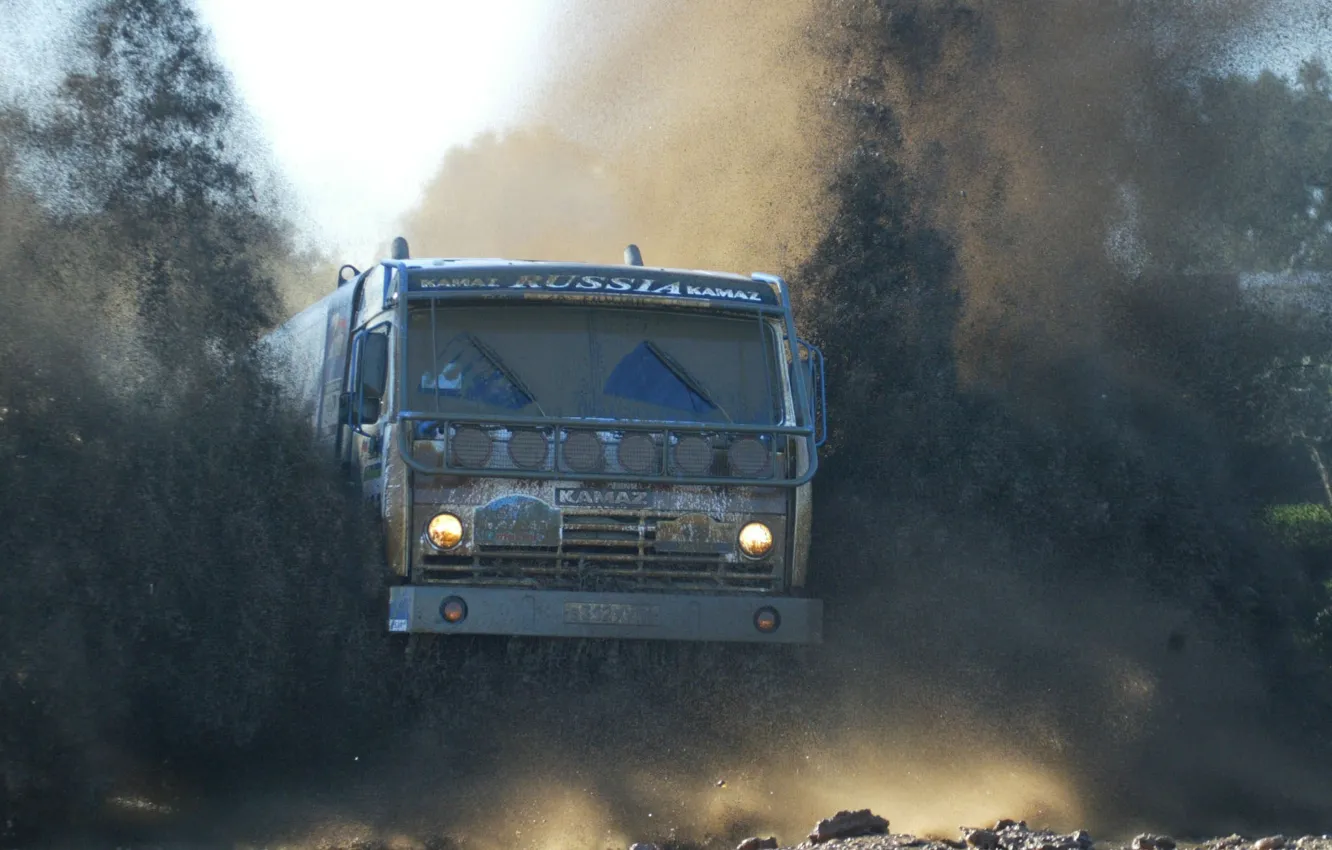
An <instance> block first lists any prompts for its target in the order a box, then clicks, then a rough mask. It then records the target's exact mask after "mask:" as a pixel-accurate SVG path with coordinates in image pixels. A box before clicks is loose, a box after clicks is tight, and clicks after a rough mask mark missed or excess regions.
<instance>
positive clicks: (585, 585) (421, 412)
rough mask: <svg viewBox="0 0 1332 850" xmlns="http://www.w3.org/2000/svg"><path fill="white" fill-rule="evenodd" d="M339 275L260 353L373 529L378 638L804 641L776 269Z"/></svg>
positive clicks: (795, 432) (796, 431)
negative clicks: (439, 535) (765, 544)
mask: <svg viewBox="0 0 1332 850" xmlns="http://www.w3.org/2000/svg"><path fill="white" fill-rule="evenodd" d="M344 283H345V284H346V285H341V284H340V287H339V289H338V290H337V291H336V292H335V293H333V294H331V295H330V296H329V297H328V298H326V299H323V300H322V301H321V302H319V303H318V304H316V305H313V306H312V307H311V308H309V309H308V310H307V311H305V312H304V313H302V314H301V315H300V316H298V317H295V318H294V319H293V320H292V321H291V322H289V323H288V324H287V325H285V326H284V328H283V329H281V331H280V332H279V333H277V334H275V337H274V341H273V343H272V344H271V345H270V346H269V347H270V349H271V351H272V352H273V355H274V356H273V363H274V367H275V371H276V372H278V373H280V374H281V375H283V376H284V378H285V385H287V386H289V387H290V388H291V392H292V395H293V399H294V400H295V401H296V402H297V403H299V404H300V405H302V408H301V409H302V412H303V413H305V415H306V417H307V418H308V420H309V421H310V422H311V425H312V426H313V427H314V429H315V431H316V433H317V435H318V437H317V440H318V442H319V443H320V444H321V445H322V446H324V447H326V448H327V449H331V453H332V455H333V456H334V457H335V458H336V460H337V462H339V463H341V464H342V465H343V466H344V467H345V468H346V470H347V472H348V473H349V475H350V476H351V477H352V478H353V479H354V480H355V481H356V482H357V483H358V485H359V487H360V489H361V491H362V492H363V494H364V496H365V498H366V499H367V501H369V502H371V503H372V504H373V505H374V506H375V508H376V513H377V514H378V516H379V517H380V518H381V521H382V523H383V529H384V539H385V552H384V557H385V559H386V566H387V568H388V572H389V573H390V574H392V575H393V576H395V577H396V580H397V581H398V582H399V584H398V586H396V587H394V588H393V589H392V603H391V610H390V616H389V618H388V626H389V629H390V631H398V632H402V631H406V632H428V633H439V634H448V633H471V634H511V635H539V636H550V637H561V636H563V637H614V638H648V639H681V640H753V641H766V642H796V643H810V642H817V641H818V640H819V639H820V637H821V633H822V607H821V604H820V603H818V601H817V600H809V599H804V598H802V597H801V588H802V587H803V585H804V583H805V578H806V573H807V571H808V567H807V552H808V547H809V531H810V486H809V482H810V480H811V479H812V477H813V475H814V472H815V470H816V468H817V454H816V451H815V449H816V437H815V428H814V422H815V415H814V414H815V411H814V409H813V402H812V401H811V398H812V396H811V392H810V387H811V386H812V383H811V379H810V378H809V377H808V376H806V375H805V372H804V371H802V367H801V366H800V364H801V363H802V362H803V361H802V360H801V355H800V354H799V352H798V346H803V345H804V343H800V342H799V341H798V340H797V339H796V336H795V327H794V324H793V321H792V317H791V307H790V299H789V296H788V293H787V291H786V288H785V284H784V283H783V282H782V281H781V280H780V279H778V278H774V277H769V276H765V275H754V276H752V277H749V278H743V277H739V276H736V275H726V274H716V273H708V272H695V271H681V270H669V269H652V268H643V267H641V266H587V265H578V264H567V263H566V264H549V263H525V262H516V261H504V260H468V261H447V260H441V261H434V260H408V261H396V260H395V261H384V262H383V263H380V264H378V265H376V266H375V267H372V268H371V269H370V270H368V271H366V272H364V273H362V274H359V275H358V276H357V277H355V278H354V279H352V280H349V281H344ZM480 305H490V306H487V307H485V308H482V307H481V306H480ZM547 305H549V306H547ZM510 309H513V310H520V311H523V312H522V313H521V318H522V323H520V322H519V315H520V314H518V313H512V314H511V313H509V312H508V311H509V310H510ZM575 309H577V310H581V311H582V312H577V313H575V312H571V311H573V310H575ZM423 310H424V311H428V312H424V313H423V312H422V311H423ZM497 310H498V312H497ZM602 310H618V311H620V313H618V314H616V317H615V318H614V319H606V320H604V321H603V320H602V318H601V317H602V316H603V314H602V313H601V312H598V311H602ZM536 311H539V312H536ZM625 311H639V312H637V313H636V314H635V315H630V314H629V313H628V312H625ZM605 315H607V316H608V315H609V314H605ZM423 316H428V320H423V319H422V318H421V317H423ZM413 317H416V318H415V319H413ZM557 317H563V318H557ZM571 317H576V318H577V319H578V321H580V322H581V321H583V318H581V317H586V325H587V326H586V329H585V330H586V339H587V340H588V344H589V345H590V346H591V351H590V353H589V352H588V351H583V350H582V349H581V348H579V347H578V345H577V339H582V338H583V336H582V334H583V333H584V331H583V330H580V329H579V328H574V327H573V324H574V323H575V322H574V318H571ZM728 317H729V318H728ZM524 323H525V324H524ZM736 323H744V324H743V325H741V324H736ZM732 327H734V328H741V327H743V328H747V329H752V333H750V331H745V334H749V336H746V335H745V334H741V333H737V332H733V331H731V330H728V328H732ZM571 339H573V340H574V344H573V347H570V343H569V340H571ZM559 340H563V341H564V342H562V343H560V342H559ZM423 342H424V343H425V346H424V347H422V343H423ZM557 343H558V344H557ZM561 345H563V346H564V347H563V348H561V347H560V346H561ZM708 346H710V348H706V347H708ZM705 348H706V351H707V352H708V353H707V354H704V353H703V352H704V351H705ZM550 364H558V369H555V368H552V366H551V365H550ZM560 370H564V371H560ZM575 375H577V376H578V380H580V381H582V383H580V384H574V383H571V382H572V381H573V380H574V376H575ZM566 388H576V389H570V390H569V391H568V392H566V391H565V390H566ZM542 401H544V403H545V406H544V408H543V405H542ZM672 406H674V408H675V409H671V408H672ZM681 407H684V408H689V409H686V410H683V411H682V410H680V408H681ZM651 414H656V415H651ZM440 513H450V514H452V515H454V517H456V519H457V521H458V523H459V524H460V527H461V529H462V531H461V539H460V540H458V542H457V543H456V545H449V546H448V548H447V549H441V548H438V547H437V546H436V545H435V544H434V543H432V541H431V539H430V538H429V535H428V534H427V526H428V524H429V522H430V520H431V519H432V518H433V517H435V516H436V515H437V514H440ZM446 519H449V521H450V522H452V521H453V519H451V518H446ZM751 524H756V525H759V526H760V527H761V529H763V530H762V531H761V532H760V533H759V535H758V537H759V539H761V540H762V539H764V538H765V536H766V538H767V539H770V541H771V545H770V548H768V549H766V550H764V551H763V552H762V553H761V554H757V555H756V554H754V553H753V551H752V546H753V537H752V536H751V537H750V538H746V539H748V540H749V541H750V542H749V543H746V544H745V546H746V547H748V548H750V549H751V551H750V552H749V554H746V553H745V552H744V551H742V547H741V544H740V540H741V538H742V529H745V528H746V526H747V525H750V529H751V530H752V528H753V527H754V525H751ZM450 539H452V538H450ZM459 600H466V604H465V605H462V606H461V607H459V604H458V602H459ZM446 603H448V604H449V605H452V606H453V607H452V608H450V609H449V612H447V613H448V615H449V616H446V611H445V607H444V606H445V604H446Z"/></svg>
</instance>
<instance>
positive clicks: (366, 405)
mask: <svg viewBox="0 0 1332 850" xmlns="http://www.w3.org/2000/svg"><path fill="white" fill-rule="evenodd" d="M353 351H354V352H355V359H356V360H355V365H356V373H355V374H356V379H355V387H356V388H355V390H354V391H353V392H352V393H349V396H351V398H349V399H348V405H347V406H348V410H347V413H348V414H349V415H348V417H347V419H348V424H350V425H351V427H352V430H354V431H356V432H357V433H359V434H366V431H365V426H366V425H369V424H373V423H375V422H377V421H379V416H380V414H381V413H382V412H383V402H384V393H385V390H386V389H387V386H388V352H389V335H388V326H387V325H381V326H380V327H377V328H375V329H374V330H370V331H362V332H361V333H360V334H359V335H358V337H357V339H356V342H355V345H354V347H353ZM367 436H369V435H367Z"/></svg>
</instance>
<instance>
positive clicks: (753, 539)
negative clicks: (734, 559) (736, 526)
mask: <svg viewBox="0 0 1332 850" xmlns="http://www.w3.org/2000/svg"><path fill="white" fill-rule="evenodd" d="M740 551H741V552H744V553H745V554H746V555H748V556H749V557H751V558H762V557H763V556H764V555H766V554H768V552H770V551H772V529H770V528H768V527H767V526H766V525H764V524H763V523H761V522H751V523H749V524H748V525H746V526H745V527H744V528H742V529H740Z"/></svg>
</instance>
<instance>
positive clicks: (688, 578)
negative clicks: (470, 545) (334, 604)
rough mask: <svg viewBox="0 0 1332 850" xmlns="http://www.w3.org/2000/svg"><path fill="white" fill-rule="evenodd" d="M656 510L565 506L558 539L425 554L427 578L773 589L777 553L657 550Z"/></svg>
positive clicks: (592, 586) (610, 587) (585, 586)
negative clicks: (748, 556)
mask: <svg viewBox="0 0 1332 850" xmlns="http://www.w3.org/2000/svg"><path fill="white" fill-rule="evenodd" d="M674 518H675V517H674V516H672V515H669V514H664V513H661V512H651V511H645V512H637V513H630V512H624V513H619V512H607V511H604V510H602V511H598V512H595V513H579V512H574V511H569V510H565V511H564V513H563V517H562V527H561V535H560V538H561V539H560V542H559V545H557V546H554V547H492V546H483V547H478V549H477V552H476V553H475V554H474V555H438V554H428V555H425V557H424V559H423V561H424V563H423V566H424V568H425V572H426V576H425V577H426V578H427V580H430V581H448V582H458V583H484V584H504V585H517V586H524V587H543V588H552V589H554V588H558V589H574V590H598V591H615V590H719V589H725V590H748V591H766V590H774V589H777V588H778V579H779V574H778V573H779V569H778V568H779V566H780V560H779V559H777V558H770V559H768V560H765V561H759V562H749V561H744V560H741V559H739V558H736V557H734V556H728V555H727V554H724V553H720V552H717V553H709V552H701V553H697V554H694V553H686V552H674V551H671V552H658V551H657V525H658V523H659V522H661V521H662V520H666V519H674Z"/></svg>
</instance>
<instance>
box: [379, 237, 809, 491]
mask: <svg viewBox="0 0 1332 850" xmlns="http://www.w3.org/2000/svg"><path fill="white" fill-rule="evenodd" d="M381 265H383V266H384V267H385V269H386V270H387V271H388V273H389V280H388V281H386V283H385V288H384V301H385V307H388V306H389V305H390V304H391V303H392V304H393V305H394V306H396V313H397V318H398V327H399V332H398V335H397V337H398V339H397V348H398V358H397V362H398V363H400V364H402V363H406V362H407V333H406V327H407V310H408V305H409V303H410V302H414V301H432V300H437V299H449V300H459V301H473V302H475V301H480V300H487V299H493V298H496V297H501V298H506V299H516V298H522V299H524V300H535V299H540V300H543V301H544V300H549V301H558V302H563V303H570V304H578V303H587V301H588V300H590V299H589V298H588V296H586V295H579V294H577V293H572V292H571V293H568V294H565V293H559V292H538V291H533V290H519V291H512V290H498V291H494V292H487V291H484V290H481V291H478V290H463V291H455V292H450V291H448V290H437V291H428V292H413V291H411V287H410V286H409V285H407V284H406V281H407V277H408V274H409V273H410V271H411V269H409V268H408V266H407V264H406V263H405V262H403V261H401V260H383V261H381ZM395 270H396V271H397V272H398V273H399V275H398V287H399V288H398V289H396V290H392V289H391V287H390V285H389V284H391V283H392V272H393V271H395ZM751 279H752V280H755V281H758V282H760V283H766V284H768V285H769V286H772V287H773V289H774V290H775V291H776V292H777V294H778V302H779V303H778V304H777V305H776V306H774V305H769V304H751V303H748V302H743V303H731V302H726V303H719V302H717V301H704V300H699V299H683V298H682V299H673V298H670V297H654V298H653V299H652V304H651V307H649V308H645V309H652V308H657V309H661V308H675V307H690V308H694V309H704V310H708V311H710V312H736V313H744V314H748V315H780V316H781V319H782V323H783V327H784V329H785V332H786V346H787V352H788V356H790V358H791V362H793V363H797V364H798V363H799V362H800V351H799V348H798V346H799V345H800V344H801V343H800V341H799V340H798V339H797V337H796V330H795V321H794V319H793V317H792V310H791V298H790V293H789V292H788V291H787V287H786V282H785V281H784V280H782V279H781V278H780V277H777V276H775V275H767V274H754V275H751ZM391 291H392V292H393V293H394V296H395V297H394V298H390V292H391ZM596 300H597V303H599V304H602V305H604V304H606V303H607V299H606V293H597V294H596ZM624 300H625V305H626V306H635V307H638V306H642V304H643V299H635V298H632V297H626V298H625V299H624ZM821 363H822V355H821V354H820V364H821ZM792 371H794V372H795V373H796V377H795V380H794V382H793V383H792V387H791V389H792V395H793V401H794V402H795V405H794V406H795V417H796V424H795V425H794V426H792V425H734V424H728V425H718V424H715V423H706V424H705V423H693V422H667V421H660V422H656V421H654V422H647V421H641V420H638V421H614V420H595V419H591V420H590V419H575V418H567V417H541V416H483V415H470V416H447V415H445V416H441V415H440V414H439V413H431V412H421V411H400V412H398V413H397V414H396V415H395V416H394V417H393V421H395V422H397V423H398V424H399V427H398V428H397V429H396V430H397V432H398V448H399V451H400V453H401V455H402V459H403V461H404V462H405V463H406V464H407V466H408V467H409V468H411V469H413V470H415V471H417V472H421V473H423V474H427V475H468V476H477V477H493V478H524V479H570V478H577V479H579V480H587V481H641V482H652V483H671V484H695V485H731V486H780V487H797V486H800V485H802V484H805V483H808V482H809V481H810V480H811V479H813V477H814V474H815V472H817V471H818V465H819V460H818V447H819V446H820V445H822V442H821V441H820V435H819V434H817V433H816V423H815V421H813V419H812V417H813V416H814V407H813V404H812V403H811V399H812V388H811V387H808V386H806V376H805V370H804V369H794V370H792ZM397 377H398V380H397V389H398V392H397V398H396V399H395V402H397V401H398V400H399V399H406V398H408V397H409V394H408V392H409V389H410V388H409V387H408V384H407V372H406V369H399V370H398V376H397ZM423 420H428V421H436V422H441V423H444V424H445V433H447V425H448V423H449V422H457V423H460V424H461V423H466V424H478V425H485V424H490V425H501V426H508V427H550V428H555V429H557V434H558V429H560V428H578V429H583V430H588V429H593V430H596V429H600V430H614V431H657V432H665V433H666V434H667V435H668V438H669V434H670V433H672V432H683V433H713V432H724V433H736V434H769V435H772V436H774V437H776V436H778V435H785V436H789V437H797V438H801V439H803V440H804V441H805V443H806V445H807V446H808V447H809V452H808V456H809V463H808V467H807V469H806V470H805V472H804V473H803V474H800V475H797V476H795V477H794V478H775V477H773V478H745V477H739V476H732V477H715V476H692V477H691V476H676V475H666V474H665V468H666V467H665V465H663V467H662V469H663V474H662V475H660V476H644V475H629V474H623V473H606V472H600V473H589V474H584V473H575V472H566V471H562V470H561V469H560V460H561V450H562V447H561V441H560V440H559V439H558V438H557V439H556V440H555V452H556V456H555V462H554V469H552V470H549V471H546V470H506V469H455V468H451V467H430V466H426V465H425V464H423V463H421V462H420V461H417V460H416V459H415V458H414V457H413V456H412V446H411V443H410V439H411V435H410V434H409V432H410V431H411V430H412V429H411V428H410V427H409V426H408V423H410V422H412V421H423ZM825 430H826V429H825ZM824 436H826V435H824ZM668 441H669V439H668ZM664 450H665V449H663V451H664ZM446 456H447V455H446Z"/></svg>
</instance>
